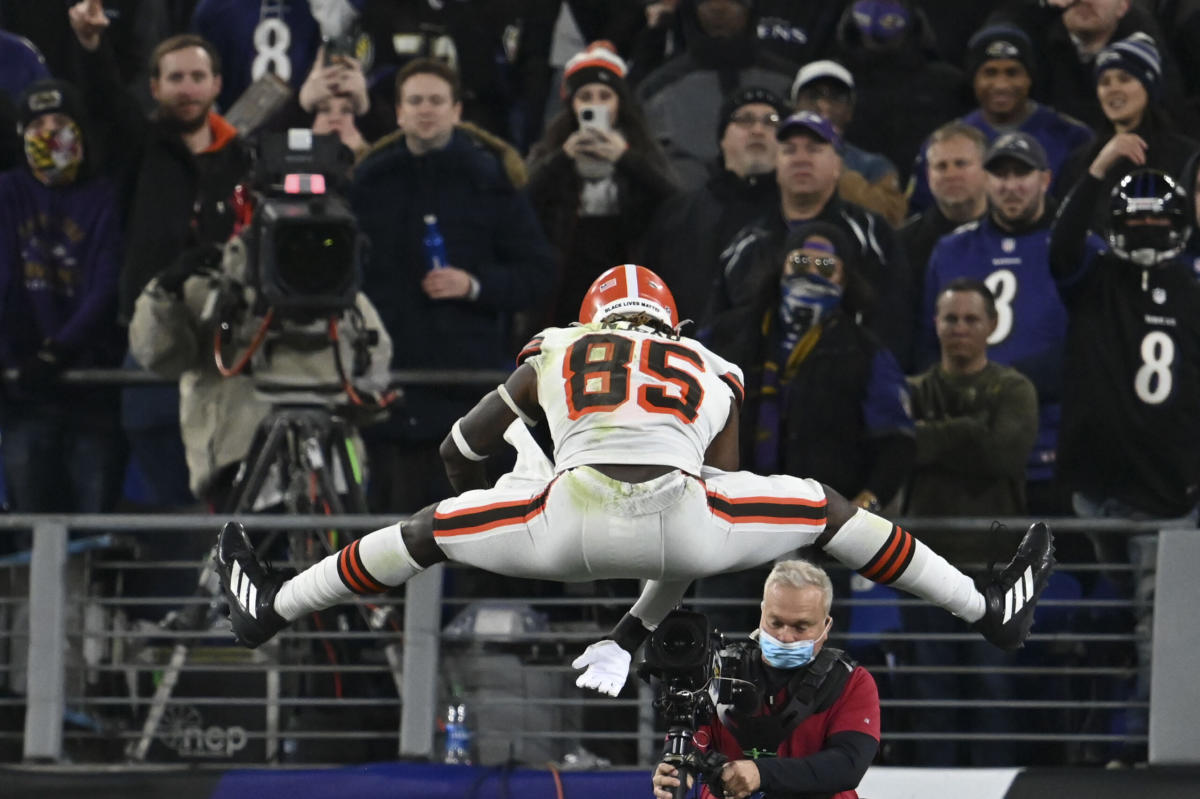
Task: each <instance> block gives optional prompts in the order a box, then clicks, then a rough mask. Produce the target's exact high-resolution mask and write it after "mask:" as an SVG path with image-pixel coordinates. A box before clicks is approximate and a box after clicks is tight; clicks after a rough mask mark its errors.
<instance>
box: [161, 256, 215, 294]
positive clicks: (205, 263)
mask: <svg viewBox="0 0 1200 799" xmlns="http://www.w3.org/2000/svg"><path fill="white" fill-rule="evenodd" d="M223 254H224V251H223V250H222V249H221V248H220V247H219V246H217V245H216V244H202V245H200V246H199V247H192V248H191V249H189V250H184V251H183V252H181V253H179V255H178V257H176V258H175V260H174V261H172V262H171V265H170V266H168V267H167V268H166V269H164V270H162V271H161V272H159V273H158V287H159V288H160V289H162V290H163V291H165V292H167V293H168V294H173V295H175V296H176V297H178V298H180V299H183V284H184V283H185V282H187V279H188V278H189V277H191V276H192V275H195V274H198V273H199V272H203V271H215V270H216V269H217V267H219V266H220V265H221V256H222V255H223Z"/></svg>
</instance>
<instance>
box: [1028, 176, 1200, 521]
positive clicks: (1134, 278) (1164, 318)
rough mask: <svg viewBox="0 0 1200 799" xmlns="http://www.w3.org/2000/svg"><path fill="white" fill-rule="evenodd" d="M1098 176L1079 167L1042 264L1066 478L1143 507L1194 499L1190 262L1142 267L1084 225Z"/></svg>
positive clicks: (1160, 511)
mask: <svg viewBox="0 0 1200 799" xmlns="http://www.w3.org/2000/svg"><path fill="white" fill-rule="evenodd" d="M1100 192H1101V182H1100V181H1099V180H1097V179H1096V178H1094V177H1092V176H1091V175H1084V176H1083V178H1081V179H1080V181H1079V182H1078V183H1077V184H1076V185H1075V188H1074V189H1072V191H1071V193H1070V194H1068V195H1067V199H1066V201H1065V202H1064V203H1063V206H1062V208H1061V209H1060V211H1059V214H1058V217H1057V218H1056V219H1055V222H1054V226H1053V228H1052V229H1051V235H1050V269H1051V272H1052V273H1053V275H1054V279H1055V280H1056V281H1057V283H1058V288H1059V293H1060V294H1061V295H1062V298H1063V303H1064V304H1065V305H1066V306H1067V312H1068V314H1069V317H1068V319H1069V321H1068V325H1067V345H1066V347H1067V357H1066V359H1065V360H1064V369H1063V387H1064V391H1063V423H1062V430H1061V432H1060V433H1059V447H1058V467H1059V478H1060V480H1062V482H1063V485H1064V486H1065V487H1066V488H1068V489H1070V490H1073V491H1079V492H1082V493H1083V494H1085V495H1086V496H1088V497H1089V498H1090V499H1092V500H1093V501H1095V502H1103V501H1104V500H1107V499H1116V500H1119V501H1120V502H1122V503H1124V504H1125V505H1128V506H1130V507H1132V508H1134V509H1136V510H1137V511H1139V512H1140V513H1142V514H1145V515H1147V516H1153V517H1159V518H1166V517H1172V516H1182V515H1184V514H1186V513H1189V512H1191V511H1192V510H1193V509H1194V508H1195V507H1196V504H1197V500H1198V499H1200V414H1197V413H1196V412H1195V398H1196V396H1198V395H1200V285H1197V283H1196V280H1195V278H1194V273H1193V271H1192V269H1191V264H1188V263H1187V262H1186V261H1182V259H1181V260H1171V261H1168V262H1166V263H1163V264H1160V265H1158V266H1156V267H1153V268H1141V267H1138V266H1135V265H1134V264H1132V263H1130V262H1129V261H1127V260H1125V259H1123V258H1121V257H1120V256H1118V255H1117V254H1116V253H1114V252H1113V251H1111V250H1109V249H1107V248H1105V247H1103V246H1102V245H1100V243H1099V242H1097V241H1096V240H1095V239H1093V238H1091V237H1089V236H1088V235H1087V227H1088V209H1089V208H1092V207H1094V206H1095V204H1096V202H1097V199H1098V197H1099V196H1100Z"/></svg>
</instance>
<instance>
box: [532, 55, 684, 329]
mask: <svg viewBox="0 0 1200 799" xmlns="http://www.w3.org/2000/svg"><path fill="white" fill-rule="evenodd" d="M563 94H564V95H565V96H566V98H567V103H566V107H564V108H563V110H562V111H560V112H559V114H558V115H557V116H556V117H555V118H554V119H553V120H551V122H550V126H549V128H548V129H547V131H546V135H545V136H544V137H543V138H542V140H541V141H539V142H538V143H537V144H535V145H534V146H533V150H532V151H531V152H530V154H529V190H528V191H529V199H530V201H531V202H532V203H533V207H534V210H535V211H536V212H537V216H538V219H539V220H540V221H541V223H542V229H543V230H544V231H546V236H547V238H548V239H549V240H550V245H551V247H553V248H554V250H555V256H556V260H557V266H558V275H559V279H558V285H557V286H556V289H555V296H554V300H553V302H552V303H551V306H550V313H549V319H548V320H546V324H547V325H550V326H555V327H562V326H565V325H567V324H570V323H571V322H573V321H575V320H576V319H577V318H578V316H579V303H580V302H582V301H583V295H584V293H585V292H586V291H587V289H588V286H590V285H592V281H593V280H594V279H595V278H596V276H597V275H599V274H600V273H601V272H603V271H604V270H606V269H608V268H610V267H611V266H612V265H613V264H620V263H631V262H632V261H633V260H634V259H633V253H634V250H635V248H637V247H638V246H639V244H640V240H641V237H642V236H643V235H644V234H645V232H646V229H647V228H648V227H649V225H650V221H651V220H652V219H653V217H654V213H655V211H657V210H658V207H659V206H660V205H661V204H662V202H663V201H664V200H665V199H666V198H667V197H669V196H670V195H671V194H672V193H673V192H674V184H673V183H672V182H671V179H670V177H669V169H670V168H669V167H668V165H667V159H666V156H664V155H663V152H662V150H661V149H660V148H659V146H658V144H657V143H655V141H654V140H653V139H652V138H651V137H650V133H649V131H648V130H647V129H646V121H645V118H644V117H643V116H642V113H641V110H640V109H639V108H638V105H637V101H636V100H634V99H633V97H632V95H631V94H630V92H629V87H628V86H627V85H626V83H625V62H624V61H623V60H622V59H621V57H620V56H618V55H617V54H616V53H614V52H613V51H612V49H611V48H610V46H609V44H608V43H607V42H597V43H595V44H593V45H591V46H590V47H588V48H587V49H586V50H584V51H583V52H581V53H578V54H577V55H576V56H575V57H574V58H572V59H571V60H570V61H568V62H567V66H566V70H565V71H564V73H563ZM585 114H586V115H588V116H589V117H591V118H590V119H585V118H584V115H585ZM544 326H546V325H539V326H538V327H539V329H540V328H541V327H544Z"/></svg>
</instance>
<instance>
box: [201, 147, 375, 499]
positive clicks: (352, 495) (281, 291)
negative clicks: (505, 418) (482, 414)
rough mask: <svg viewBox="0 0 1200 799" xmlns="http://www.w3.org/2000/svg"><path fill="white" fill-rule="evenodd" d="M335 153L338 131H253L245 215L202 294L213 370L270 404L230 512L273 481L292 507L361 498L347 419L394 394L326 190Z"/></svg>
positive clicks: (340, 167) (358, 256)
mask: <svg viewBox="0 0 1200 799" xmlns="http://www.w3.org/2000/svg"><path fill="white" fill-rule="evenodd" d="M343 152H344V150H343V148H341V147H340V146H339V144H338V141H337V137H336V136H314V135H313V134H312V133H311V131H308V130H291V131H288V132H287V134H286V135H285V134H277V135H275V136H269V137H267V138H265V139H264V140H263V142H262V145H261V147H260V148H259V151H258V160H257V162H256V166H255V175H256V178H255V181H254V183H255V187H256V190H255V192H254V195H253V202H252V206H253V213H252V215H251V216H250V217H249V221H248V224H247V225H246V226H245V227H244V228H243V229H242V231H241V233H240V234H239V235H237V236H235V237H234V238H233V239H232V240H231V241H230V242H229V244H228V245H227V246H226V248H225V253H224V257H223V259H222V264H221V270H220V272H219V273H218V274H217V276H216V278H215V280H214V283H213V289H212V295H211V296H210V301H209V302H208V303H207V304H206V308H205V314H206V317H207V318H206V319H205V320H204V321H206V322H207V326H211V328H212V329H213V330H214V338H213V359H214V362H215V363H216V365H217V369H218V371H219V372H220V374H221V375H222V376H224V377H226V378H233V377H236V376H239V375H243V374H244V375H247V376H249V378H250V379H251V380H252V382H253V389H254V395H255V397H256V399H258V400H259V401H261V402H263V403H267V404H269V406H270V408H271V412H270V413H269V414H268V415H267V416H266V417H265V418H264V419H263V421H262V423H261V425H260V427H259V431H258V433H257V434H256V436H255V442H254V445H253V446H252V448H251V451H250V454H249V456H248V457H247V458H245V460H244V461H243V462H242V467H241V469H240V470H239V473H238V476H237V478H236V480H235V482H234V486H233V490H232V492H231V493H230V497H229V503H228V505H227V507H225V508H223V509H222V510H224V511H227V512H230V513H239V512H247V511H253V510H256V509H259V508H262V507H264V506H265V505H270V504H274V503H272V502H271V501H269V500H268V499H266V498H264V495H263V491H264V489H265V488H268V487H269V486H271V485H272V484H274V486H275V488H276V491H274V492H273V494H272V497H271V498H272V499H277V500H280V501H282V504H283V506H284V508H285V510H288V511H291V512H297V513H311V512H317V513H320V512H324V513H343V512H350V513H364V512H366V510H367V508H366V502H365V499H364V495H363V492H362V485H361V482H362V475H361V471H362V470H361V468H360V466H359V464H358V458H357V457H356V451H357V449H358V448H356V447H355V446H354V440H355V437H356V430H357V427H358V426H359V425H360V424H362V423H364V422H367V421H373V420H376V419H378V418H380V417H381V415H382V414H383V413H384V412H385V410H384V409H385V408H386V406H387V405H388V404H389V403H390V402H391V401H392V400H393V399H394V397H395V395H394V394H393V393H392V392H389V391H388V366H389V363H390V360H391V340H390V339H389V338H388V336H387V333H386V331H385V330H384V328H383V324H382V322H381V321H380V320H379V317H378V315H377V314H376V313H375V310H374V308H373V307H372V306H371V304H370V302H369V301H368V300H367V299H366V297H364V296H363V295H362V294H361V292H360V291H359V271H360V269H361V260H362V252H363V248H364V242H363V237H362V235H361V233H360V232H359V230H358V225H357V222H356V221H355V218H354V215H353V213H352V212H351V210H350V208H349V206H348V204H347V203H346V201H345V200H344V199H343V198H342V197H341V196H340V195H339V194H338V193H337V191H336V188H337V187H338V186H339V185H340V184H341V182H342V181H343V180H344V177H343V176H344V174H345V170H346V166H347V165H346V162H345V161H344V160H343V159H342V157H341V155H342V153H343ZM239 349H240V350H241V351H240V353H237V354H236V355H234V356H233V362H232V363H229V361H228V360H227V353H228V351H230V350H232V351H235V352H236V351H237V350H239ZM297 475H305V476H307V477H306V479H305V480H303V481H302V483H307V484H308V487H307V488H305V485H303V484H300V485H297V484H296V480H295V478H296V477H297ZM297 491H299V492H300V493H299V494H297V493H296V492H297ZM305 493H307V497H306V496H304V494H305Z"/></svg>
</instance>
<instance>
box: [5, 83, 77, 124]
mask: <svg viewBox="0 0 1200 799" xmlns="http://www.w3.org/2000/svg"><path fill="white" fill-rule="evenodd" d="M19 102H20V107H19V108H18V109H17V114H18V121H19V122H20V123H21V128H22V129H24V128H25V126H26V125H28V124H29V123H30V122H32V121H33V120H34V119H36V118H37V117H40V116H41V115H42V114H64V115H66V116H68V117H70V118H71V119H72V120H74V121H75V124H77V125H82V124H83V100H82V98H81V97H80V96H79V91H78V90H77V89H76V88H75V87H74V86H73V85H71V84H70V83H67V82H66V81H65V80H57V79H55V78H45V79H43V80H38V81H34V82H33V83H31V84H29V86H27V87H26V88H25V92H24V94H22V95H21V99H20V101H19Z"/></svg>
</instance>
